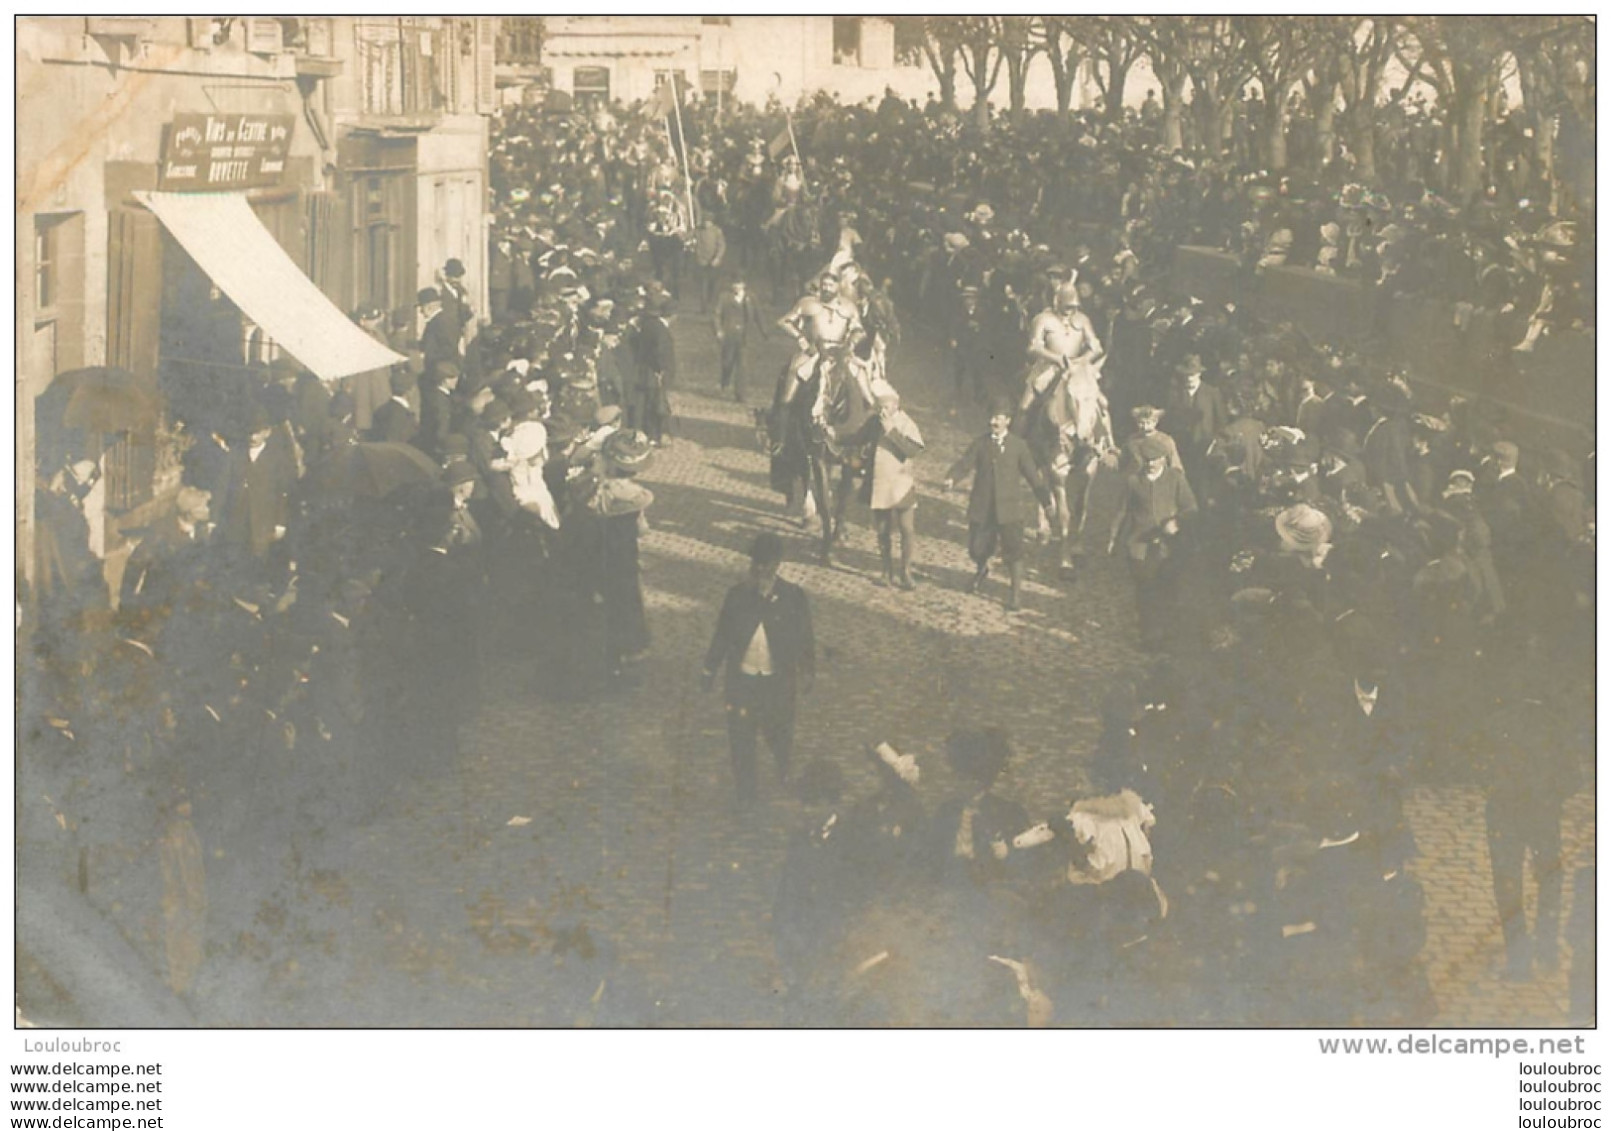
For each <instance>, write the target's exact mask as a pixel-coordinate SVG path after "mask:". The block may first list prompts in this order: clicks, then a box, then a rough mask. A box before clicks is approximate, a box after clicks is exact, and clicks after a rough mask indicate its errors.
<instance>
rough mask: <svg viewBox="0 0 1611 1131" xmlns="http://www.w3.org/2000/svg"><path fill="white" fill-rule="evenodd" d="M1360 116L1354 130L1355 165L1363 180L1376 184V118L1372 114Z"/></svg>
mask: <svg viewBox="0 0 1611 1131" xmlns="http://www.w3.org/2000/svg"><path fill="white" fill-rule="evenodd" d="M1358 117H1359V119H1360V121H1359V123H1358V125H1357V127H1356V128H1355V130H1354V158H1355V162H1356V163H1355V166H1354V167H1355V170H1356V171H1357V172H1358V174H1359V179H1360V180H1361V181H1363V182H1364V183H1366V184H1375V183H1376V119H1375V118H1374V117H1373V116H1372V115H1370V114H1360V115H1359V116H1358Z"/></svg>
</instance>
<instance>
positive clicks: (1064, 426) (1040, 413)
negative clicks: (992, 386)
mask: <svg viewBox="0 0 1611 1131" xmlns="http://www.w3.org/2000/svg"><path fill="white" fill-rule="evenodd" d="M1029 358H1030V366H1029V373H1028V375H1027V376H1026V378H1025V380H1024V393H1023V397H1022V399H1021V400H1020V402H1019V410H1020V412H1022V413H1023V414H1024V417H1025V421H1026V427H1027V433H1028V438H1029V443H1030V447H1031V449H1032V450H1033V451H1034V452H1035V455H1036V459H1037V461H1038V462H1039V463H1040V464H1041V466H1042V467H1043V468H1044V469H1045V470H1046V471H1047V473H1048V478H1049V479H1050V480H1051V484H1052V498H1053V503H1054V510H1055V512H1056V516H1055V517H1056V519H1057V523H1058V527H1059V529H1058V532H1057V534H1058V540H1059V542H1060V544H1061V546H1062V550H1061V554H1060V564H1062V565H1065V566H1066V565H1068V564H1069V554H1070V553H1071V551H1072V546H1071V539H1072V538H1073V537H1074V535H1076V534H1078V533H1079V531H1080V529H1081V528H1082V527H1083V526H1084V520H1085V510H1086V507H1085V503H1086V502H1087V501H1088V500H1087V498H1086V496H1087V495H1088V494H1089V489H1090V484H1091V481H1092V477H1093V476H1094V474H1095V472H1096V466H1097V462H1098V460H1100V459H1102V458H1103V457H1105V456H1108V455H1110V454H1111V453H1113V452H1114V451H1115V446H1114V442H1113V423H1112V421H1111V419H1110V418H1109V415H1108V400H1107V397H1106V396H1105V395H1104V394H1103V392H1102V389H1101V386H1100V385H1099V384H1098V383H1097V382H1098V378H1099V376H1100V374H1101V367H1102V363H1103V362H1104V361H1106V360H1107V355H1106V353H1105V352H1104V351H1103V349H1102V343H1101V342H1100V341H1098V340H1097V337H1096V330H1095V328H1094V327H1093V326H1092V325H1091V320H1090V318H1089V317H1087V316H1086V314H1085V312H1084V311H1083V310H1081V309H1080V296H1079V291H1078V289H1077V288H1076V287H1075V284H1074V282H1073V281H1070V282H1067V283H1063V284H1062V285H1060V286H1059V287H1058V288H1057V290H1056V292H1055V294H1054V297H1053V300H1052V306H1051V309H1049V310H1044V311H1042V312H1041V313H1040V314H1038V315H1036V316H1035V320H1034V321H1033V322H1032V323H1030V327H1029ZM1076 471H1077V472H1079V473H1080V474H1081V475H1082V477H1083V479H1084V487H1083V490H1082V491H1081V496H1080V507H1079V513H1078V515H1077V516H1076V515H1075V514H1074V513H1073V509H1072V508H1071V506H1070V500H1069V492H1068V480H1069V476H1070V475H1071V474H1073V473H1074V472H1076ZM1042 532H1043V533H1049V528H1048V525H1047V524H1046V523H1045V521H1044V517H1043V520H1042Z"/></svg>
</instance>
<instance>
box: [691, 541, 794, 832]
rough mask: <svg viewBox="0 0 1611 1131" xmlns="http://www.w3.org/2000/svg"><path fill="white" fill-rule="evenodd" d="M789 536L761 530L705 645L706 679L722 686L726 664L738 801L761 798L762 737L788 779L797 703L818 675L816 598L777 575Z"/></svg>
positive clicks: (710, 684) (729, 735)
mask: <svg viewBox="0 0 1611 1131" xmlns="http://www.w3.org/2000/svg"><path fill="white" fill-rule="evenodd" d="M782 562H783V540H782V539H781V538H779V537H778V536H777V535H776V534H773V533H771V532H770V531H767V532H763V533H761V534H758V535H756V536H755V542H754V543H753V544H752V545H751V547H750V573H749V577H748V578H747V579H746V580H744V581H741V582H739V583H738V584H737V585H735V586H733V587H732V588H731V589H729V590H728V591H727V598H726V600H724V601H723V602H722V611H721V615H720V617H719V618H718V619H717V621H716V632H715V635H714V636H712V637H711V642H710V648H709V649H708V650H707V651H706V652H705V669H704V676H703V686H704V687H705V689H706V690H707V691H708V690H709V689H710V688H712V687H714V686H715V685H716V673H717V672H718V671H720V670H721V669H722V668H724V667H725V668H726V669H727V675H726V681H725V684H724V686H725V690H726V700H727V741H728V745H729V747H730V749H731V751H732V756H733V777H734V779H735V780H736V782H737V784H738V799H739V802H740V804H743V805H749V804H751V803H753V802H754V801H755V798H756V781H755V754H756V746H757V742H756V740H757V738H758V737H759V736H761V735H763V734H764V735H765V736H766V744H767V747H768V748H769V749H770V750H771V751H772V758H773V760H774V761H775V762H776V763H777V768H778V778H779V779H780V780H786V779H787V778H788V771H789V754H790V753H791V752H792V751H793V749H794V707H795V699H796V697H797V696H798V695H799V694H800V693H801V692H809V691H810V690H811V684H812V681H813V680H814V678H815V676H816V645H815V642H814V640H813V638H812V633H811V605H810V603H809V602H808V601H807V600H806V595H805V590H803V589H801V588H800V587H799V586H798V585H794V584H792V583H791V582H787V581H784V580H782V579H781V578H779V577H778V567H779V566H780V565H781V564H782Z"/></svg>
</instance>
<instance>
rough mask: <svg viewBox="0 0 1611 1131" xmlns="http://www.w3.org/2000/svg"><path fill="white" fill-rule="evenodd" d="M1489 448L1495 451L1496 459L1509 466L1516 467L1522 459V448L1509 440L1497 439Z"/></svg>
mask: <svg viewBox="0 0 1611 1131" xmlns="http://www.w3.org/2000/svg"><path fill="white" fill-rule="evenodd" d="M1488 450H1489V451H1491V452H1493V454H1494V458H1495V459H1497V460H1498V461H1499V462H1500V463H1502V464H1505V465H1506V466H1508V467H1514V466H1515V465H1516V464H1517V463H1518V462H1519V461H1520V460H1521V449H1520V448H1518V447H1517V446H1516V445H1515V444H1512V443H1511V442H1510V441H1509V440H1495V441H1494V443H1493V446H1492V447H1491V448H1489V449H1488Z"/></svg>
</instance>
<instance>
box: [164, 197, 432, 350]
mask: <svg viewBox="0 0 1611 1131" xmlns="http://www.w3.org/2000/svg"><path fill="white" fill-rule="evenodd" d="M134 195H135V198H136V199H137V200H139V201H140V203H141V204H144V205H145V206H146V207H147V208H149V209H151V211H152V212H155V213H156V214H157V218H158V219H160V220H161V221H162V223H163V226H164V227H166V228H167V229H168V231H169V232H171V233H173V238H174V239H176V240H178V241H179V244H180V246H181V247H183V248H184V249H185V250H186V251H188V252H189V253H190V257H191V258H192V259H194V260H195V261H196V264H197V266H199V267H200V268H201V269H202V270H203V271H205V272H206V273H207V276H208V277H209V278H210V279H212V281H213V282H214V283H216V284H218V289H219V290H221V291H223V292H224V293H225V294H226V295H228V296H229V297H230V300H231V301H232V302H234V304H235V305H236V306H238V307H240V309H241V313H243V314H245V315H246V317H248V318H250V319H251V320H252V321H253V322H256V323H257V324H258V325H259V326H261V327H262V328H263V332H264V333H266V334H267V335H268V336H269V337H271V338H273V339H274V342H275V344H276V345H278V346H279V347H280V348H281V349H283V350H284V351H285V352H286V353H288V354H290V355H291V356H292V357H294V358H296V359H297V361H299V362H301V363H302V365H303V366H304V367H305V368H306V369H308V370H310V371H311V372H313V373H314V374H316V375H317V376H319V377H320V378H322V379H323V380H326V381H335V380H337V379H339V378H342V377H350V376H352V375H353V374H354V373H365V372H367V371H369V370H371V369H384V368H386V367H387V366H391V365H395V364H397V363H398V362H401V361H406V360H407V359H406V358H403V357H400V356H398V355H397V354H395V353H393V352H392V351H391V350H389V349H387V348H386V347H385V346H383V345H381V344H380V343H379V342H377V341H375V339H374V338H371V337H370V336H369V335H368V334H366V333H364V332H363V330H362V329H360V328H359V327H358V325H357V324H356V323H354V322H353V321H352V319H350V318H348V317H347V316H346V315H345V314H343V313H342V312H341V310H340V309H339V308H338V307H337V306H336V304H335V303H333V302H331V301H330V300H329V299H328V298H326V297H325V294H324V292H323V291H321V290H320V289H319V288H318V287H316V286H314V285H313V280H312V279H309V278H308V277H307V276H306V275H304V274H303V273H302V270H301V268H299V267H298V266H297V265H296V264H295V263H294V262H293V261H292V260H291V257H290V256H289V255H287V254H286V253H285V249H284V248H282V247H281V246H280V245H279V244H278V243H277V242H276V241H275V239H274V236H273V235H272V234H271V233H270V232H269V230H268V229H267V228H265V227H264V226H263V222H262V221H261V220H259V219H258V218H257V214H256V213H255V212H253V211H252V206H251V205H250V204H248V203H247V202H246V196H245V194H244V193H238V192H218V193H212V192H204V193H195V192H137V193H135V194H134Z"/></svg>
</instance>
